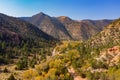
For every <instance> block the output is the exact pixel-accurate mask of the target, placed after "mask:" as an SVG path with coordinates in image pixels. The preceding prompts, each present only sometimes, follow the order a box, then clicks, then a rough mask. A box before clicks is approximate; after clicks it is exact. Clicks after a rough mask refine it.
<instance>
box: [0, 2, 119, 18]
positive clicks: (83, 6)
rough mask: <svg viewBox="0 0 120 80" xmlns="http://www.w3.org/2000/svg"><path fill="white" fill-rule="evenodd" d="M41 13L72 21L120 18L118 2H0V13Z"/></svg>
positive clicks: (28, 14)
mask: <svg viewBox="0 0 120 80" xmlns="http://www.w3.org/2000/svg"><path fill="white" fill-rule="evenodd" d="M39 12H43V13H45V14H48V15H50V16H55V17H57V16H69V17H70V18H72V19H76V20H81V19H94V20H96V19H116V18H119V17H120V0H0V13H4V14H7V15H10V16H15V17H21V16H32V15H34V14H37V13H39Z"/></svg>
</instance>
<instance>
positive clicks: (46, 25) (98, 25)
mask: <svg viewBox="0 0 120 80" xmlns="http://www.w3.org/2000/svg"><path fill="white" fill-rule="evenodd" d="M21 19H23V20H26V18H21ZM26 21H28V22H30V23H32V24H33V25H36V26H37V27H38V28H39V29H40V30H42V31H43V32H45V33H47V34H49V35H51V36H53V37H54V38H57V39H59V40H81V41H83V40H87V39H89V38H90V37H91V36H93V35H95V34H96V33H98V32H100V31H101V30H103V28H104V27H105V26H106V25H108V24H109V23H111V22H112V20H81V21H76V20H73V19H71V18H69V17H67V16H60V17H51V16H48V15H47V14H44V13H38V14H36V15H33V16H32V17H28V18H27V20H26Z"/></svg>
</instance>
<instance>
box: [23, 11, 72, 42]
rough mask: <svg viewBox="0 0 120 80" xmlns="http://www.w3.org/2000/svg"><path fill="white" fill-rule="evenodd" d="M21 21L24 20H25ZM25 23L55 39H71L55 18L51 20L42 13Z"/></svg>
mask: <svg viewBox="0 0 120 80" xmlns="http://www.w3.org/2000/svg"><path fill="white" fill-rule="evenodd" d="M22 19H24V20H26V19H25V18H22ZM27 21H29V22H30V23H32V24H34V25H35V26H37V27H38V28H39V29H41V30H42V31H44V32H46V33H47V34H49V35H51V36H53V37H55V38H57V39H62V40H66V39H67V40H69V39H71V36H70V35H69V34H68V32H67V30H66V28H65V27H64V25H63V24H61V23H60V22H59V21H58V20H57V19H56V18H52V17H50V16H48V15H46V14H44V13H39V14H37V15H34V16H32V17H30V18H29V19H28V20H27Z"/></svg>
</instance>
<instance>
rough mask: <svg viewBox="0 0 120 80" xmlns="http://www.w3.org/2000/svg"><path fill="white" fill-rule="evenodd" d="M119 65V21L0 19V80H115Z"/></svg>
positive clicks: (36, 17) (40, 16) (44, 17)
mask: <svg viewBox="0 0 120 80" xmlns="http://www.w3.org/2000/svg"><path fill="white" fill-rule="evenodd" d="M23 19H24V20H23ZM36 22H38V23H36ZM119 62H120V19H116V20H114V21H113V20H96V21H95V20H82V21H76V20H72V19H70V18H69V17H66V16H61V17H50V16H48V15H46V14H44V13H39V14H37V15H34V16H32V17H26V18H23V17H22V18H15V17H11V16H7V15H5V14H0V80H119V79H120V77H119V76H120V63H119ZM114 74H116V75H114Z"/></svg>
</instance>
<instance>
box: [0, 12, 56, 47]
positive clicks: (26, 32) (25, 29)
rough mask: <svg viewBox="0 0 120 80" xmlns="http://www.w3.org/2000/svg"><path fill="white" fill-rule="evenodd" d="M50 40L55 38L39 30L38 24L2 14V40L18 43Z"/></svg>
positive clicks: (0, 20)
mask: <svg viewBox="0 0 120 80" xmlns="http://www.w3.org/2000/svg"><path fill="white" fill-rule="evenodd" d="M49 40H54V38H53V37H51V36H49V35H48V34H46V33H44V32H43V31H41V30H39V29H38V28H37V27H36V26H34V25H32V24H30V23H28V22H26V21H23V20H20V19H18V18H14V17H10V16H7V15H4V14H0V42H1V41H4V42H8V43H12V44H17V45H18V44H21V42H22V41H24V42H27V41H32V42H33V43H34V42H37V41H39V42H45V43H46V42H47V41H49Z"/></svg>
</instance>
